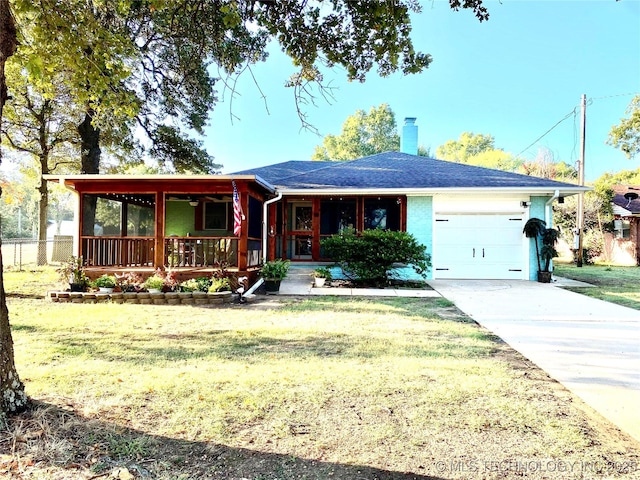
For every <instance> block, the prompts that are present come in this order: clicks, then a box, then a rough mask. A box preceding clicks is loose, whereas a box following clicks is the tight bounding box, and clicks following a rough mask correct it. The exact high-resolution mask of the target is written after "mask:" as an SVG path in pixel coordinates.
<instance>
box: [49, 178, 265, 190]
mask: <svg viewBox="0 0 640 480" xmlns="http://www.w3.org/2000/svg"><path fill="white" fill-rule="evenodd" d="M43 178H44V179H45V180H47V181H49V182H59V183H60V184H61V185H64V186H65V187H67V188H70V189H72V190H78V189H82V188H83V186H91V187H92V189H93V190H95V189H96V188H101V189H102V190H104V191H105V192H106V191H114V190H115V189H116V187H117V190H118V191H123V190H127V191H129V192H131V193H140V192H147V191H150V190H154V189H160V190H163V191H171V192H174V193H175V192H184V193H199V192H200V191H204V190H206V189H207V188H209V187H210V186H212V185H225V186H228V185H230V184H231V181H232V180H235V181H236V182H246V183H252V184H255V185H256V186H258V187H260V188H261V189H263V190H264V191H265V192H266V193H269V194H274V193H275V190H276V189H275V187H274V186H273V185H272V184H271V183H269V182H268V181H266V180H264V179H263V178H261V177H260V176H259V175H255V174H242V175H241V174H237V175H184V174H183V175H173V174H158V175H126V174H76V175H43ZM79 187H80V188H79Z"/></svg>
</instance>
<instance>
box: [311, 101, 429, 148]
mask: <svg viewBox="0 0 640 480" xmlns="http://www.w3.org/2000/svg"><path fill="white" fill-rule="evenodd" d="M398 150H400V135H399V134H398V127H397V123H396V115H395V113H394V112H393V110H391V107H389V105H387V104H386V103H383V104H380V105H378V106H377V107H371V109H370V110H369V113H367V112H365V111H364V110H357V111H356V112H355V113H354V114H353V115H349V116H348V117H347V119H346V120H345V121H344V123H343V124H342V131H341V133H340V135H331V134H329V135H326V136H325V137H324V139H323V140H322V145H317V146H316V148H315V150H314V152H313V155H312V156H311V159H312V160H354V159H356V158H362V157H366V156H368V155H375V154H376V153H382V152H394V151H398ZM418 155H422V156H428V155H429V151H428V150H427V149H425V148H424V147H419V148H418Z"/></svg>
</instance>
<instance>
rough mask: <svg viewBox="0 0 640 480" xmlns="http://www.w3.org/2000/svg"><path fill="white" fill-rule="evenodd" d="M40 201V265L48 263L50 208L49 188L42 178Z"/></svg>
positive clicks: (38, 260) (38, 259) (38, 262)
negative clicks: (48, 218)
mask: <svg viewBox="0 0 640 480" xmlns="http://www.w3.org/2000/svg"><path fill="white" fill-rule="evenodd" d="M38 190H39V191H40V203H39V205H38V258H37V262H36V263H37V264H38V265H46V264H47V225H48V221H47V217H48V210H49V189H48V188H47V182H46V180H44V179H42V178H41V179H40V187H39V188H38Z"/></svg>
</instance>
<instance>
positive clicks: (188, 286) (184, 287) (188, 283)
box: [180, 278, 200, 292]
mask: <svg viewBox="0 0 640 480" xmlns="http://www.w3.org/2000/svg"><path fill="white" fill-rule="evenodd" d="M199 290H200V288H199V285H198V282H197V281H196V279H195V278H190V279H188V280H185V281H184V282H182V283H180V291H181V292H197V291H199Z"/></svg>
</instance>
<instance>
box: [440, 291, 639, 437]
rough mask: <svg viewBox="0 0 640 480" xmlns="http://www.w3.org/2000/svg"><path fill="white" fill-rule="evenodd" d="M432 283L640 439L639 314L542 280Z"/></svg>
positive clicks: (612, 420) (619, 425) (474, 317)
mask: <svg viewBox="0 0 640 480" xmlns="http://www.w3.org/2000/svg"><path fill="white" fill-rule="evenodd" d="M429 284H430V285H431V286H432V287H433V288H434V289H435V290H436V291H438V292H439V293H440V294H441V295H442V296H443V297H445V298H447V299H449V300H451V301H452V302H454V303H455V304H456V306H457V307H458V308H459V309H460V310H462V311H463V312H465V313H466V314H467V315H469V316H470V317H471V318H473V319H474V320H475V321H476V322H478V323H479V324H480V325H482V326H483V327H485V328H487V329H488V330H490V331H492V332H493V333H495V334H496V335H498V336H499V337H500V338H502V339H503V340H504V341H505V342H507V343H508V344H509V345H511V347H513V348H514V349H515V350H517V351H518V352H520V353H521V354H522V355H524V356H525V357H526V358H528V359H529V360H531V361H532V362H534V363H535V364H536V365H538V366H539V367H540V368H542V369H543V370H545V371H546V372H547V373H548V374H549V375H550V376H551V377H553V378H554V379H556V380H558V381H559V382H561V383H562V384H563V385H564V386H565V387H567V388H568V389H569V390H571V391H572V392H573V393H575V394H576V395H578V396H579V397H580V398H581V399H582V400H584V401H585V403H587V404H588V405H590V406H591V407H592V408H594V409H595V410H596V411H598V412H600V414H602V415H603V416H604V417H605V418H607V419H609V420H610V421H611V422H613V423H614V424H615V425H617V426H618V427H619V428H620V429H621V430H623V431H625V432H627V433H629V434H630V435H631V436H633V437H634V438H635V439H636V440H638V441H640V312H639V311H637V310H633V309H630V308H626V307H621V306H618V305H614V304H611V303H608V302H603V301H601V300H596V299H592V298H589V297H586V296H583V295H580V294H578V293H574V292H569V291H566V290H563V289H562V288H558V287H557V286H554V285H549V284H540V283H537V282H527V281H517V280H432V281H429Z"/></svg>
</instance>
